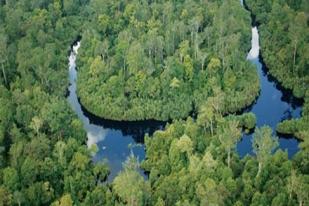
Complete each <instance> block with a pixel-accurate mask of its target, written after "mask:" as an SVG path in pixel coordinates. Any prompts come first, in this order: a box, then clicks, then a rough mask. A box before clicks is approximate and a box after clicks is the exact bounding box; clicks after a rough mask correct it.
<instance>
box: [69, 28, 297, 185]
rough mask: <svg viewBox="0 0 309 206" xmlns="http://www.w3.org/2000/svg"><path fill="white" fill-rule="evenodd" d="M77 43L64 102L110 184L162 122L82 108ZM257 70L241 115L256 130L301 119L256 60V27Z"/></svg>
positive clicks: (283, 141)
mask: <svg viewBox="0 0 309 206" xmlns="http://www.w3.org/2000/svg"><path fill="white" fill-rule="evenodd" d="M79 46H80V43H79V42H77V43H76V45H74V46H73V48H72V52H71V54H70V57H69V78H70V87H69V96H68V101H69V102H70V104H71V106H72V108H73V109H74V111H75V112H76V114H77V115H78V117H79V118H80V119H81V121H82V122H83V125H84V129H85V131H86V132H87V137H88V141H87V145H88V146H91V145H93V144H96V145H97V147H98V149H99V150H98V152H97V153H96V154H95V156H94V157H93V160H94V161H95V162H98V161H107V162H108V164H109V167H110V170H111V174H110V176H109V180H112V179H113V178H114V177H115V176H116V175H117V173H118V172H119V171H120V170H121V169H122V163H123V162H124V161H125V160H126V158H127V157H128V156H129V155H130V154H131V152H132V153H133V154H134V155H135V156H137V157H138V158H139V160H143V159H144V158H145V149H144V145H143V143H144V142H143V141H144V135H145V134H146V133H148V134H152V133H153V132H154V131H155V130H158V129H162V128H164V126H165V123H164V122H158V121H138V122H117V121H109V120H103V119H100V118H98V117H96V116H94V115H92V114H90V113H89V112H87V111H86V109H85V108H83V107H82V106H81V105H80V103H79V101H78V97H77V94H76V79H77V71H76V65H75V60H76V55H77V51H78V48H79ZM248 61H251V62H252V63H253V64H254V65H255V66H256V68H257V71H258V73H259V77H260V85H261V92H260V96H259V97H258V99H257V100H256V102H255V103H254V104H253V105H252V106H251V107H250V108H248V109H246V110H245V112H249V111H251V112H253V113H255V115H256V117H257V126H258V127H260V126H263V125H269V126H270V127H272V128H273V130H274V131H275V128H276V125H277V123H278V122H280V121H282V120H284V119H291V118H298V117H300V115H301V106H300V105H301V104H300V102H299V101H297V100H296V99H295V98H293V96H292V95H291V93H290V92H288V91H285V90H284V89H283V88H281V87H280V85H278V84H277V83H276V81H275V80H274V79H273V78H271V76H269V75H267V72H266V71H267V69H266V68H265V66H264V65H262V64H261V60H260V58H259V36H258V30H257V28H256V27H254V28H252V49H251V50H250V52H249V54H248ZM251 141H252V134H249V135H244V137H243V138H242V140H241V141H240V142H239V143H238V145H237V151H238V153H239V155H240V156H241V157H243V156H244V155H246V154H252V146H251V144H252V142H251ZM279 142H280V148H281V149H283V150H287V151H288V154H289V157H291V156H292V155H294V154H295V153H296V152H297V151H298V142H297V140H296V139H295V138H284V137H283V136H279Z"/></svg>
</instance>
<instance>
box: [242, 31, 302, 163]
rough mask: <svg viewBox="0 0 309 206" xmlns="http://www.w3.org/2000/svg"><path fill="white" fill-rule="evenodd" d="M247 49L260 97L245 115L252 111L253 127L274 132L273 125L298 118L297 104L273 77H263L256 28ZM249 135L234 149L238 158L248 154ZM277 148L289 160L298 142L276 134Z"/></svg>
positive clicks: (249, 149) (299, 106)
mask: <svg viewBox="0 0 309 206" xmlns="http://www.w3.org/2000/svg"><path fill="white" fill-rule="evenodd" d="M251 45H252V47H251V50H250V52H249V53H248V56H247V59H248V60H249V61H251V62H252V63H253V64H254V65H255V66H256V68H257V71H258V75H259V79H260V86H261V91H260V96H259V97H258V99H257V100H256V102H255V104H253V105H252V106H251V107H250V108H249V109H248V110H247V111H246V112H253V113H254V114H255V115H256V118H257V126H258V127H261V126H263V125H268V126H270V127H271V128H272V129H273V130H274V131H275V130H276V125H277V124H278V123H279V122H281V121H283V120H285V119H292V118H299V117H300V115H301V102H300V101H299V100H298V99H296V98H294V97H293V95H292V94H291V92H289V91H286V90H284V89H283V88H282V87H281V86H280V85H279V84H278V83H277V82H276V81H275V79H274V78H272V77H271V76H270V75H268V74H267V70H266V67H265V65H264V64H262V63H261V60H260V58H259V50H260V46H259V34H258V29H257V27H253V28H252V40H251ZM251 140H252V134H249V135H244V137H243V139H242V140H241V141H240V142H239V143H238V145H237V150H238V153H239V155H240V156H244V155H246V154H252V142H251ZM279 143H280V145H279V147H280V148H281V149H282V150H287V151H288V155H289V157H291V156H293V155H294V154H295V153H296V152H297V151H298V141H297V140H296V139H295V138H291V137H290V138H287V137H286V136H285V137H283V136H280V135H279Z"/></svg>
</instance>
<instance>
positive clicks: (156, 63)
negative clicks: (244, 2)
mask: <svg viewBox="0 0 309 206" xmlns="http://www.w3.org/2000/svg"><path fill="white" fill-rule="evenodd" d="M90 7H91V9H89V11H91V12H92V15H93V18H92V19H91V22H90V23H89V24H88V25H86V30H85V31H84V32H83V34H82V37H83V40H82V44H81V48H80V53H79V58H78V61H79V78H78V94H79V97H80V100H81V103H82V104H83V106H85V107H86V109H87V110H89V111H90V112H92V113H94V114H96V115H98V116H100V117H103V118H106V119H113V120H143V119H156V120H169V119H175V118H184V117H187V116H188V115H189V114H190V112H192V111H194V110H200V109H201V107H202V106H203V105H205V104H207V105H212V104H214V105H215V107H216V109H218V110H220V111H221V112H222V113H226V112H236V111H238V110H240V109H241V108H243V107H245V106H248V105H249V104H251V103H252V102H253V100H254V99H255V97H256V96H257V94H258V91H259V85H258V77H257V74H256V71H255V70H254V67H252V65H251V64H250V63H249V62H247V61H246V59H245V57H246V54H247V51H248V50H249V48H250V27H249V25H250V21H251V20H250V17H249V15H248V12H247V11H246V10H245V9H243V8H242V7H241V6H240V4H239V2H237V1H223V2H221V1H193V0H190V1H189V0H187V1H137V0H136V1H128V2H118V1H107V0H106V1H92V2H91V3H90Z"/></svg>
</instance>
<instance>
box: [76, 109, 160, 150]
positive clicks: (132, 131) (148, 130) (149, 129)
mask: <svg viewBox="0 0 309 206" xmlns="http://www.w3.org/2000/svg"><path fill="white" fill-rule="evenodd" d="M81 108H82V111H83V113H84V115H85V116H86V117H87V118H88V119H89V120H90V123H91V124H95V125H99V126H102V127H104V128H105V129H113V130H119V131H121V133H122V135H123V136H131V137H132V138H133V139H134V141H135V142H136V143H138V144H144V136H145V134H149V135H152V134H153V133H154V132H155V131H156V130H162V129H163V128H164V127H165V125H166V122H163V121H156V120H143V121H114V120H107V119H103V118H101V117H98V116H96V115H94V114H92V113H90V112H89V111H87V109H86V108H85V107H83V105H82V104H81Z"/></svg>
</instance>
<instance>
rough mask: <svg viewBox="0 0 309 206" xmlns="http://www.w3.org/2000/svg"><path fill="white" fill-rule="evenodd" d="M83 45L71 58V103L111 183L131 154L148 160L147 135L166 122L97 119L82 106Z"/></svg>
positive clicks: (73, 52)
mask: <svg viewBox="0 0 309 206" xmlns="http://www.w3.org/2000/svg"><path fill="white" fill-rule="evenodd" d="M79 47H80V42H77V43H76V44H75V45H73V47H72V51H71V53H70V57H69V78H70V86H69V96H68V101H69V103H70V104H71V106H72V108H73V110H74V111H75V112H76V114H77V115H78V117H79V119H80V120H81V121H82V122H83V125H84V129H85V131H86V132H87V137H88V141H87V145H88V147H89V146H91V145H92V144H96V145H97V147H98V149H99V151H98V152H97V153H96V154H95V156H94V157H93V160H94V162H97V161H107V162H108V164H109V167H110V170H111V174H110V176H109V177H108V180H109V181H110V180H112V179H113V178H114V177H115V176H116V175H117V173H118V172H119V171H120V170H121V169H122V163H123V162H124V161H125V160H126V158H127V157H128V156H129V154H130V153H131V152H133V154H134V155H135V156H136V157H138V158H139V160H143V159H144V158H145V149H144V145H143V143H144V135H145V134H146V133H148V134H152V133H153V132H154V131H155V130H158V129H162V128H163V127H164V125H165V123H164V122H159V121H137V122H117V121H109V120H104V119H101V118H98V117H96V116H94V115H92V114H90V113H89V112H87V111H86V109H85V108H83V107H82V106H81V104H80V103H79V100H78V97H77V93H76V80H77V70H76V55H77V53H78V48H79Z"/></svg>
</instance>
